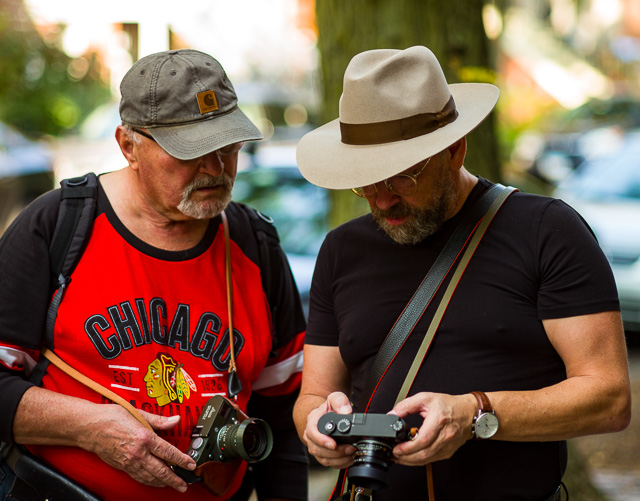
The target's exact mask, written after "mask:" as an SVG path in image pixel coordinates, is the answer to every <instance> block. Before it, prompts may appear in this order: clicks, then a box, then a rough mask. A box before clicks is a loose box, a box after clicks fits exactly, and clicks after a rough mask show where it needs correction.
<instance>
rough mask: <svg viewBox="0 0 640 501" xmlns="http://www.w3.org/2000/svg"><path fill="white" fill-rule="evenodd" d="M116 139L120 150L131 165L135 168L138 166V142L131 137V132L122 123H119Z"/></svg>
mask: <svg viewBox="0 0 640 501" xmlns="http://www.w3.org/2000/svg"><path fill="white" fill-rule="evenodd" d="M116 141H118V145H119V146H120V151H122V154H123V155H124V158H126V159H127V162H128V163H129V166H130V167H131V168H133V169H135V168H137V162H138V157H137V151H136V144H135V143H134V141H133V139H132V137H131V133H130V132H129V131H128V130H127V129H125V128H124V127H123V126H122V125H118V127H117V128H116Z"/></svg>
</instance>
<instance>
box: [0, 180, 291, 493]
mask: <svg viewBox="0 0 640 501" xmlns="http://www.w3.org/2000/svg"><path fill="white" fill-rule="evenodd" d="M50 198H51V197H50ZM51 200H53V201H55V198H51ZM98 207H99V210H98V215H97V217H96V219H95V222H94V226H93V230H92V234H91V237H90V240H89V242H88V245H87V247H86V250H85V251H84V253H83V255H82V257H81V259H80V261H79V262H78V265H77V267H76V268H75V270H74V271H73V273H72V275H71V282H70V284H69V286H68V288H67V290H66V293H65V295H64V299H63V301H62V303H61V305H60V307H59V309H58V315H57V320H56V323H55V331H54V332H55V336H54V346H53V349H54V351H55V352H56V354H57V355H58V356H59V357H60V358H62V359H63V360H64V361H66V362H67V363H68V364H70V365H71V366H72V367H74V368H75V369H77V370H78V371H80V372H81V373H83V374H84V375H86V376H88V377H89V378H91V379H93V380H94V381H96V382H98V383H100V384H102V385H103V386H105V387H107V388H109V389H111V390H112V391H114V392H116V393H117V394H119V395H120V396H122V397H123V398H125V399H126V400H127V401H129V402H131V404H132V405H133V406H134V407H136V408H138V409H142V410H145V411H147V412H151V413H154V414H160V415H164V416H172V415H179V416H180V422H179V424H178V425H176V427H175V428H173V429H172V430H170V431H168V432H163V433H160V434H161V436H162V438H164V439H165V440H167V441H168V442H170V443H171V444H173V445H175V446H176V447H177V448H178V449H180V450H182V451H186V450H187V449H188V445H189V439H190V434H191V431H192V429H193V427H194V425H195V424H196V422H197V420H198V417H199V415H200V412H201V410H202V408H203V406H204V405H205V404H206V402H207V401H208V400H209V398H211V397H212V396H214V395H226V392H227V369H228V367H229V352H230V349H229V348H230V347H229V342H230V336H229V330H228V329H229V318H228V308H227V292H226V282H225V257H224V253H225V245H224V235H223V231H222V225H221V220H220V218H219V217H218V218H215V219H213V220H212V221H211V224H210V226H209V229H208V231H207V233H206V235H205V237H204V238H203V240H202V241H201V242H200V244H199V245H198V246H196V247H195V248H193V249H190V250H187V251H181V252H172V251H163V250H159V249H156V248H153V247H150V246H149V245H147V244H145V243H144V242H142V241H140V240H139V239H137V238H136V237H135V236H134V235H133V234H131V233H130V232H129V231H128V230H127V229H126V228H125V227H124V226H123V225H122V223H121V222H120V221H119V220H118V219H117V217H116V216H115V213H114V212H113V210H112V209H111V208H110V206H109V204H108V202H107V201H106V197H105V196H104V193H103V192H102V191H100V198H99V206H98ZM247 210H249V209H247V208H245V207H242V206H239V205H237V204H233V203H232V204H231V205H230V206H229V207H228V209H227V211H226V212H227V215H228V218H229V224H230V228H231V256H232V286H233V298H234V304H233V326H234V349H235V350H234V351H235V357H236V364H237V370H238V375H239V377H240V380H241V382H242V387H243V391H242V392H241V393H240V394H239V396H238V400H237V402H238V404H239V406H240V408H242V409H243V410H245V411H246V409H247V402H248V400H249V397H250V396H251V394H252V391H260V392H261V393H263V394H264V395H283V394H287V393H291V392H292V391H295V390H296V389H297V387H298V386H299V382H300V370H301V362H302V360H301V348H302V337H303V336H302V334H303V330H304V321H300V320H299V318H298V317H300V312H299V310H300V308H299V300H298V299H297V297H296V295H297V291H296V290H295V285H293V286H292V287H289V288H288V290H286V288H285V292H286V294H284V295H281V296H282V298H281V300H282V304H280V305H278V307H279V310H280V311H281V312H282V313H283V314H290V315H293V316H294V317H296V318H297V319H296V320H295V321H292V322H285V324H286V325H288V326H289V332H283V333H278V336H280V337H279V339H280V345H281V346H280V347H279V348H278V349H277V354H276V355H275V356H271V357H270V354H273V352H274V346H273V336H272V329H273V325H272V319H271V314H270V305H269V303H268V300H267V297H266V295H265V292H264V287H263V283H262V279H261V273H260V265H262V266H265V265H268V264H265V263H259V262H258V261H259V260H258V259H257V256H258V254H257V251H256V244H255V241H254V240H255V238H254V235H253V232H252V229H251V225H250V223H249V221H248V219H247V215H246V211H247ZM23 226H24V228H23V229H22V231H32V230H29V228H28V227H27V226H26V223H24V224H23ZM15 231H17V230H14V232H15ZM41 258H42V259H44V258H45V256H41ZM283 262H284V263H285V265H286V260H284V261H283ZM283 268H286V269H281V270H275V271H276V273H277V274H282V275H284V276H285V277H287V280H290V271H289V270H288V267H286V266H283ZM24 273H27V274H28V271H25V272H24ZM26 281H27V282H29V281H34V279H33V278H32V277H28V278H27V279H26ZM35 281H36V282H37V280H35ZM287 310H289V313H287ZM5 312H6V310H5ZM2 314H4V312H3V313H2ZM38 314H42V307H40V309H39V311H38ZM291 326H295V329H292V328H291ZM0 336H2V334H0ZM38 336H39V340H38V341H37V342H38V343H41V342H42V339H43V336H42V333H39V335H38ZM35 337H36V336H35V335H34V333H33V332H31V333H30V334H26V335H25V334H24V333H22V334H21V335H20V334H18V335H16V334H14V337H12V336H11V335H9V336H6V338H5V337H4V336H3V337H2V339H5V341H6V342H5V343H4V345H3V347H2V346H0V349H1V351H0V359H2V362H3V364H4V366H5V367H7V368H9V369H20V368H25V367H27V366H28V365H30V364H31V362H30V358H31V357H32V356H33V352H32V351H30V350H29V348H36V346H35V345H36V341H35ZM20 339H23V340H24V341H23V342H20ZM42 386H43V387H44V388H47V389H50V390H53V391H55V392H59V393H64V394H68V395H73V396H76V397H80V398H83V399H86V400H89V401H92V402H98V403H108V402H106V401H105V399H104V397H101V396H100V395H98V394H97V393H95V392H94V391H92V390H90V389H88V388H87V387H85V386H83V385H82V384H80V383H78V382H77V381H75V380H74V379H72V378H70V377H69V376H67V375H66V374H64V373H63V372H61V371H60V370H59V369H57V368H56V367H54V366H50V367H49V368H48V370H47V372H46V374H45V376H44V378H43V380H42ZM30 449H31V450H32V451H33V452H34V453H35V454H36V455H38V456H39V457H41V458H43V459H44V460H46V461H47V462H49V463H50V464H52V465H55V466H56V467H57V468H58V469H59V470H61V471H62V472H63V473H65V474H67V475H68V476H70V477H72V478H73V479H75V480H76V481H78V482H79V483H80V484H82V485H83V486H85V487H86V488H88V489H89V490H91V491H93V492H95V493H96V494H98V495H100V496H101V497H103V498H104V499H106V500H110V499H113V500H116V499H117V500H119V501H120V500H123V499H132V500H133V499H135V500H140V499H153V500H158V501H161V500H165V499H166V500H169V499H171V500H174V499H214V498H213V497H212V496H211V495H210V494H209V493H207V492H206V491H205V490H204V488H203V487H202V485H199V484H194V485H192V486H190V487H189V489H188V491H187V493H186V494H183V495H181V494H179V493H177V492H176V491H174V490H173V489H157V488H152V487H147V486H144V485H142V484H140V483H138V482H136V481H135V480H133V479H132V478H130V477H129V476H128V475H127V474H126V473H124V472H122V471H119V470H116V469H113V468H111V467H109V466H108V465H107V464H106V463H104V462H103V461H102V460H101V459H100V458H99V457H98V456H96V455H94V454H92V453H89V452H87V451H84V450H82V449H76V448H65V447H54V446H37V447H35V446H34V447H30ZM240 479H241V476H239V477H238V480H240ZM236 483H237V484H238V485H239V482H236ZM238 485H236V486H235V488H237V487H238Z"/></svg>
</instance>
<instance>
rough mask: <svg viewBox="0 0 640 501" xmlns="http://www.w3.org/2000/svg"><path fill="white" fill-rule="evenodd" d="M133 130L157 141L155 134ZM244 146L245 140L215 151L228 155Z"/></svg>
mask: <svg viewBox="0 0 640 501" xmlns="http://www.w3.org/2000/svg"><path fill="white" fill-rule="evenodd" d="M131 130H132V131H133V132H136V133H138V134H140V135H141V136H144V137H146V138H148V139H151V140H152V141H153V142H154V143H157V141H156V140H155V139H154V138H153V136H152V135H151V134H149V133H148V132H145V131H143V130H140V129H137V128H135V127H131ZM243 146H244V141H240V142H239V143H231V144H228V145H226V146H223V147H222V148H218V149H217V150H214V151H217V152H218V153H219V154H220V155H224V156H228V155H233V154H234V153H238V152H239V151H240V150H241V149H242V147H243Z"/></svg>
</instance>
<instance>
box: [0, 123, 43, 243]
mask: <svg viewBox="0 0 640 501" xmlns="http://www.w3.org/2000/svg"><path fill="white" fill-rule="evenodd" d="M53 185H54V181H53V156H52V154H51V151H50V149H49V147H48V145H47V143H45V142H43V141H34V140H31V139H29V138H27V137H25V136H24V135H22V134H21V133H19V132H18V131H16V130H15V129H13V128H11V127H10V126H8V125H6V124H3V123H0V234H1V233H2V232H4V230H5V229H6V227H7V226H8V225H9V224H10V223H11V221H12V220H13V218H14V217H15V216H16V215H17V214H18V213H19V212H20V211H21V210H22V209H23V208H24V207H26V206H27V205H28V204H29V203H30V202H31V201H32V200H34V199H35V198H36V197H38V196H39V195H41V194H42V193H44V192H45V191H48V190H50V189H51V188H53Z"/></svg>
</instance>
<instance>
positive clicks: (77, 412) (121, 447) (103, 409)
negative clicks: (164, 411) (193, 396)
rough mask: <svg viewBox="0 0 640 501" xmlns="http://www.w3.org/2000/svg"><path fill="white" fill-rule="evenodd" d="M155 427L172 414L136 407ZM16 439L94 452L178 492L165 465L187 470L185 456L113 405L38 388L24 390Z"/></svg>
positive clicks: (169, 422) (177, 481) (168, 422)
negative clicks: (156, 413) (167, 414)
mask: <svg viewBox="0 0 640 501" xmlns="http://www.w3.org/2000/svg"><path fill="white" fill-rule="evenodd" d="M140 412H141V414H142V415H143V416H144V417H145V419H146V420H147V421H148V422H149V424H150V425H151V427H152V428H153V429H155V430H168V429H170V428H173V427H174V426H175V425H176V424H177V423H178V421H179V417H178V416H173V417H168V418H167V417H163V416H157V415H155V414H150V413H147V412H144V411H140ZM13 435H14V439H15V441H16V442H17V443H22V444H49V445H65V446H72V447H80V448H83V449H85V450H88V451H90V452H93V453H95V454H97V455H98V456H99V457H100V458H101V459H102V460H103V461H104V462H106V463H107V464H109V465H110V466H113V467H114V468H117V469H120V470H124V471H125V472H127V473H128V474H129V475H130V476H131V477H132V478H133V479H135V480H137V481H138V482H141V483H143V484H146V485H153V486H157V487H164V486H169V487H173V488H174V489H176V490H178V491H180V492H184V491H186V489H187V484H186V483H185V482H184V481H183V480H182V479H181V478H180V477H178V476H177V475H176V474H175V473H173V471H172V470H171V468H169V466H168V463H169V464H175V465H178V466H181V467H182V468H185V469H189V470H193V469H194V468H195V462H194V461H193V459H191V458H190V457H189V456H187V455H186V454H183V453H182V452H180V451H179V450H178V449H177V448H175V447H174V446H172V445H171V444H169V443H168V442H166V441H165V440H163V439H161V438H160V437H159V436H158V435H156V434H155V433H153V432H152V431H150V430H149V429H147V428H145V427H144V426H143V425H142V424H140V423H139V422H138V421H137V420H136V419H135V418H134V417H133V416H131V415H130V414H129V413H128V412H127V411H126V410H125V409H124V408H122V407H120V406H119V405H115V404H114V405H100V404H94V403H91V402H88V401H86V400H82V399H79V398H75V397H71V396H68V395H62V394H59V393H55V392H52V391H49V390H45V389H42V388H38V387H33V388H30V389H29V390H27V391H26V392H25V394H24V395H23V397H22V399H21V400H20V404H19V405H18V410H17V412H16V415H15V419H14V424H13Z"/></svg>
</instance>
